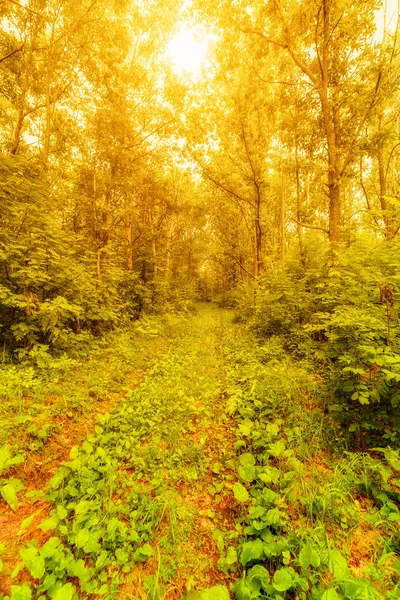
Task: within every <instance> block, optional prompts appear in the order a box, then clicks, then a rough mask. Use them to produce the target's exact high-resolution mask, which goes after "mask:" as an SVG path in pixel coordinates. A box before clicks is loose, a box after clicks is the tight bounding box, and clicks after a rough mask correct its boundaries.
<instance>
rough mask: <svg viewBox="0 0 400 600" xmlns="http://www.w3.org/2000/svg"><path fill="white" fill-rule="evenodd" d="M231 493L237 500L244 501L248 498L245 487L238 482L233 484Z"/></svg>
mask: <svg viewBox="0 0 400 600" xmlns="http://www.w3.org/2000/svg"><path fill="white" fill-rule="evenodd" d="M233 493H234V496H235V498H236V500H238V502H241V503H244V502H247V500H248V499H249V493H248V491H247V490H246V488H245V487H244V486H243V485H242V484H241V483H239V482H236V483H235V485H234V486H233Z"/></svg>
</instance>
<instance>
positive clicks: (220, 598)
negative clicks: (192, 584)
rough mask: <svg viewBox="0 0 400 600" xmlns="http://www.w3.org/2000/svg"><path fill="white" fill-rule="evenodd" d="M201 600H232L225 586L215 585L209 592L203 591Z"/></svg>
mask: <svg viewBox="0 0 400 600" xmlns="http://www.w3.org/2000/svg"><path fill="white" fill-rule="evenodd" d="M199 600H230V596H229V592H228V590H227V589H226V587H225V586H223V585H215V586H214V587H212V588H209V589H208V590H203V591H202V592H201V594H200V596H199Z"/></svg>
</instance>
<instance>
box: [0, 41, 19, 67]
mask: <svg viewBox="0 0 400 600" xmlns="http://www.w3.org/2000/svg"><path fill="white" fill-rule="evenodd" d="M24 46H25V44H22V46H21V47H20V48H17V49H16V50H13V51H12V52H10V54H7V56H3V58H0V64H1V63H2V62H4V61H5V60H7V58H11V57H12V56H14V54H17V52H21V50H23V48H24Z"/></svg>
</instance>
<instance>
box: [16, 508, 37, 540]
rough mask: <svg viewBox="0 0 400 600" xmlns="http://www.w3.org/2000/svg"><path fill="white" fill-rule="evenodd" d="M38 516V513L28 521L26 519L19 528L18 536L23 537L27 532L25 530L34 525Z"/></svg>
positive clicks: (28, 518)
mask: <svg viewBox="0 0 400 600" xmlns="http://www.w3.org/2000/svg"><path fill="white" fill-rule="evenodd" d="M36 515H37V513H33V515H31V516H30V517H27V518H26V519H24V520H23V521H22V523H21V527H20V528H19V531H18V533H17V535H22V534H23V533H24V532H25V529H27V528H28V527H29V525H31V524H32V522H33V520H34V518H35V516H36Z"/></svg>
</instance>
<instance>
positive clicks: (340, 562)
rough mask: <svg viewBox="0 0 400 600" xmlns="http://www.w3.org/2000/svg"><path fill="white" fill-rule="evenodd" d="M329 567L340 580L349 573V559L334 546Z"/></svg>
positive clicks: (330, 554)
mask: <svg viewBox="0 0 400 600" xmlns="http://www.w3.org/2000/svg"><path fill="white" fill-rule="evenodd" d="M329 569H330V571H331V573H332V575H333V576H334V577H335V578H336V579H338V580H340V579H344V578H345V577H346V576H347V574H348V571H349V568H348V566H347V561H346V559H345V558H344V556H343V555H342V554H341V553H340V552H339V550H337V549H336V548H333V549H332V550H331V551H330V552H329Z"/></svg>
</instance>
